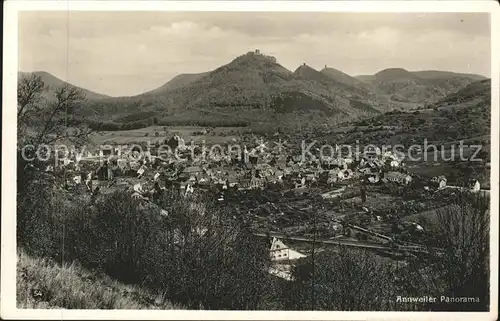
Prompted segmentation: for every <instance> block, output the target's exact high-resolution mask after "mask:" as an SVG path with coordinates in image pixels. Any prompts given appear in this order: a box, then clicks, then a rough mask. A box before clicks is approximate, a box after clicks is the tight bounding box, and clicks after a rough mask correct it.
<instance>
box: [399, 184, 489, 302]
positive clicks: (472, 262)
mask: <svg viewBox="0 0 500 321" xmlns="http://www.w3.org/2000/svg"><path fill="white" fill-rule="evenodd" d="M489 215H490V210H489V197H487V196H485V195H481V194H472V193H468V192H462V193H458V194H457V195H456V196H455V197H454V198H453V199H452V200H451V205H449V206H448V207H446V208H444V209H441V210H438V211H437V214H436V223H435V227H434V228H433V229H431V231H430V232H429V233H428V234H429V240H428V242H427V243H428V245H429V246H430V251H431V253H433V255H431V256H430V257H429V258H428V259H427V260H422V259H419V260H413V261H412V262H410V265H409V267H410V270H411V271H409V272H410V274H411V277H412V278H413V280H412V281H408V282H410V283H411V284H419V285H420V286H418V287H417V288H415V289H414V293H424V292H425V293H440V295H443V296H445V297H455V298H460V297H464V298H478V301H479V302H467V303H464V302H451V303H450V302H440V300H438V302H436V303H434V304H430V305H429V306H428V307H427V309H432V310H446V311H488V309H489V273H490V271H489V270H490V269H489V231H490V229H489V226H490V221H489ZM432 235H435V237H431V236H432ZM432 248H438V249H439V250H438V251H439V253H438V252H436V251H433V250H432ZM408 277H410V276H409V275H408ZM408 282H406V283H407V284H408ZM426 291H428V292H426Z"/></svg>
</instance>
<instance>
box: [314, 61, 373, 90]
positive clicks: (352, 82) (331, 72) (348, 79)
mask: <svg viewBox="0 0 500 321" xmlns="http://www.w3.org/2000/svg"><path fill="white" fill-rule="evenodd" d="M320 72H321V73H322V74H324V75H326V76H328V77H329V78H331V79H334V80H336V81H338V82H340V83H343V84H345V85H348V86H356V87H360V88H363V89H366V90H367V91H369V92H371V91H373V88H371V86H369V85H367V84H366V83H364V82H363V81H361V80H359V79H356V78H354V77H352V76H349V75H348V74H346V73H344V72H342V71H340V70H337V69H335V68H331V67H325V68H323V69H321V70H320Z"/></svg>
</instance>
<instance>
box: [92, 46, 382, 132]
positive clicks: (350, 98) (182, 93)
mask: <svg viewBox="0 0 500 321" xmlns="http://www.w3.org/2000/svg"><path fill="white" fill-rule="evenodd" d="M179 79H180V80H179ZM169 83H170V82H169ZM169 83H167V84H166V85H165V86H163V88H162V89H160V88H159V89H157V90H153V91H151V92H147V93H144V94H141V95H138V96H133V97H121V98H114V99H113V98H112V99H106V100H103V101H99V102H96V103H95V104H94V105H93V106H92V109H93V110H99V111H100V113H101V115H100V116H104V117H108V119H109V118H110V117H111V116H112V117H111V119H113V118H116V117H118V116H119V114H122V115H123V114H127V113H128V114H132V116H131V117H132V118H133V117H134V116H133V115H138V119H137V120H139V115H141V117H143V116H144V115H146V114H147V112H153V113H155V117H156V118H157V119H160V123H161V119H167V120H168V121H172V119H177V120H181V119H200V118H203V119H216V120H221V121H222V120H233V121H234V120H248V121H251V122H269V121H271V120H273V119H274V120H276V119H277V118H278V117H279V120H280V121H286V118H293V119H296V118H297V117H302V116H303V115H304V114H308V115H309V116H310V119H321V120H322V121H325V117H326V118H328V119H330V120H333V119H342V120H345V119H352V118H356V117H360V116H364V115H366V114H376V113H378V111H377V110H376V109H375V108H373V107H372V106H371V105H370V103H369V101H368V100H367V92H366V91H365V90H363V89H360V88H357V87H355V86H349V85H346V84H344V83H341V82H338V81H336V80H334V79H331V78H330V77H328V76H326V75H324V74H322V73H320V72H318V71H316V70H314V69H312V68H310V67H305V69H304V68H298V70H297V71H296V72H295V73H293V72H291V71H290V70H288V69H286V68H284V67H283V66H282V65H280V64H279V63H278V62H277V60H276V58H275V57H271V56H267V55H263V54H260V53H256V52H249V53H246V54H244V55H241V56H239V57H237V58H235V59H234V60H233V61H231V62H229V63H228V64H226V65H223V66H221V67H219V68H217V69H215V70H213V71H211V72H209V73H204V74H197V75H194V76H193V75H191V76H187V77H186V76H183V77H180V78H178V79H177V80H176V81H174V84H175V85H174V86H172V85H171V84H169Z"/></svg>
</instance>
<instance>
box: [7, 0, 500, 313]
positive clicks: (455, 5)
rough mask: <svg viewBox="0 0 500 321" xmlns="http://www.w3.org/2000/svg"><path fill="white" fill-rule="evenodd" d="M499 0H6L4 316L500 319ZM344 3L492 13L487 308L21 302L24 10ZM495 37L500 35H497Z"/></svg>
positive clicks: (334, 7)
mask: <svg viewBox="0 0 500 321" xmlns="http://www.w3.org/2000/svg"><path fill="white" fill-rule="evenodd" d="M499 8H500V7H499V4H498V3H497V2H496V1H338V2H336V1H314V2H312V1H230V2H229V1H228V2H226V1H6V2H5V3H4V25H3V32H4V34H3V39H4V52H3V59H4V60H3V66H4V68H3V87H2V89H3V95H2V96H3V104H2V105H3V108H2V111H3V115H2V117H3V119H2V120H3V121H2V125H3V126H2V127H3V128H2V131H3V132H2V234H1V235H2V243H1V246H2V250H1V257H2V265H1V268H2V269H1V272H2V273H1V300H0V301H1V315H0V316H1V317H2V318H3V319H11V318H16V319H61V320H63V319H65V320H69V319H102V320H114V319H151V320H160V319H212V320H227V319H231V320H244V319H254V320H269V319H272V320H290V319H291V320H333V319H338V320H360V319H363V320H364V319H374V320H382V319H383V320H401V319H405V320H406V319H410V320H412V319H429V320H430V319H438V320H443V319H450V320H469V321H470V320H479V319H481V320H484V319H486V320H496V319H497V315H498V314H497V313H498V302H497V299H498V195H499V193H498V187H499V186H498V178H499V175H498V174H499V172H498V166H499V157H498V147H499V131H498V127H499V126H498V120H499V113H498V110H499V88H500V83H499V72H500V67H499V58H500V50H499V43H498V39H500V35H499V31H500V19H499V16H500V9H499ZM37 10H43V11H48V10H52V11H55V10H57V11H65V10H82V11H298V12H300V11H309V12H313V11H331V12H335V11H343V12H346V11H347V12H489V13H490V17H491V59H492V62H491V68H492V71H491V80H492V86H491V88H492V95H491V97H492V105H491V106H492V111H491V121H492V124H491V146H492V151H491V164H492V167H491V258H490V262H491V277H490V278H491V279H490V294H491V295H490V297H491V304H490V309H491V310H490V312H483V313H453V312H437V313H430V312H338V311H332V312H308V311H301V312H292V311H226V312H223V311H195V310H163V311H162V310H155V311H152V310H57V309H47V310H45V309H17V308H16V296H15V292H16V261H17V260H16V235H15V234H16V232H15V231H16V176H15V175H16V156H15V155H16V153H15V149H16V142H17V139H16V133H17V131H16V125H17V118H16V112H15V111H16V110H17V108H16V106H17V100H16V97H17V96H16V88H17V85H16V84H17V59H18V58H17V57H18V56H17V48H18V46H17V41H18V39H17V37H18V33H17V31H18V12H19V11H37ZM495 39H496V40H497V41H495Z"/></svg>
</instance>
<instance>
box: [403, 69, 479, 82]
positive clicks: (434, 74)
mask: <svg viewBox="0 0 500 321" xmlns="http://www.w3.org/2000/svg"><path fill="white" fill-rule="evenodd" d="M411 73H412V74H414V75H416V76H418V77H420V78H422V79H443V78H457V77H461V78H469V79H471V80H473V81H476V80H484V79H487V77H484V76H482V75H476V74H466V73H457V72H451V71H439V70H422V71H412V72H411Z"/></svg>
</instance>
